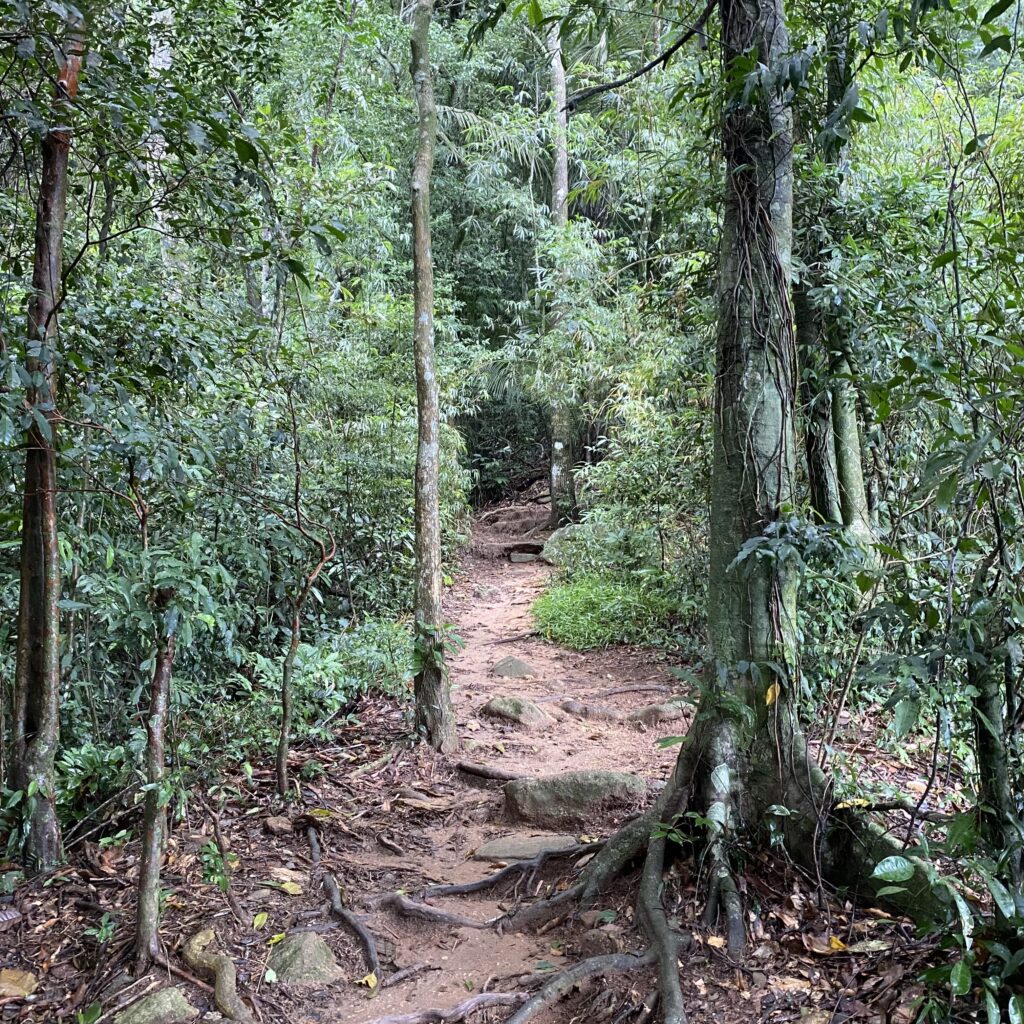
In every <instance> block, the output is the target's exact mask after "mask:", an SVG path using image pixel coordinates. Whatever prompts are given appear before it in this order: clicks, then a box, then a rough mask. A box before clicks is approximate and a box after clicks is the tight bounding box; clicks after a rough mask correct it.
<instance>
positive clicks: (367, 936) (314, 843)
mask: <svg viewBox="0 0 1024 1024" xmlns="http://www.w3.org/2000/svg"><path fill="white" fill-rule="evenodd" d="M306 838H307V839H308V840H309V850H310V854H311V857H312V861H313V864H314V866H316V865H319V864H320V858H321V851H320V839H319V837H318V836H317V834H316V829H315V828H314V827H313V826H312V825H310V826H308V827H307V829H306ZM323 886H324V891H325V892H326V893H327V898H328V900H330V904H331V913H332V914H334V916H335V917H336V918H338V920H339V921H341V923H342V924H344V925H345V926H346V927H347V928H348V930H349V931H350V932H352V934H353V935H354V936H355V937H356V939H357V940H358V942H359V945H360V946H361V947H362V950H363V958H364V960H365V963H366V973H367V976H372V977H373V979H374V984H373V985H371V986H370V988H371V989H374V990H375V989H376V988H377V986H378V985H380V984H381V982H382V981H383V980H384V979H383V977H382V972H381V967H380V957H379V956H378V955H377V942H376V940H375V939H374V937H373V933H372V932H371V931H370V930H369V929H368V928H367V927H366V926H365V925H364V924H363V922H362V921H360V920H359V918H358V917H356V915H355V914H353V913H352V911H351V910H349V909H347V908H346V907H345V905H344V904H343V903H342V902H341V890H340V889H339V888H338V880H337V879H336V878H335V877H334V875H333V874H332V873H331V872H330V871H325V872H324V876H323Z"/></svg>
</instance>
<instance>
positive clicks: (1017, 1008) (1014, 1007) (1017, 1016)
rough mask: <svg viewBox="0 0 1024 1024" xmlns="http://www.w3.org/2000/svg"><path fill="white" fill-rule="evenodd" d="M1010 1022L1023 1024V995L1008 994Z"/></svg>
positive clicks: (1011, 1023)
mask: <svg viewBox="0 0 1024 1024" xmlns="http://www.w3.org/2000/svg"><path fill="white" fill-rule="evenodd" d="M1007 1009H1008V1010H1009V1011H1010V1024H1024V996H1010V1005H1009V1006H1008V1007H1007Z"/></svg>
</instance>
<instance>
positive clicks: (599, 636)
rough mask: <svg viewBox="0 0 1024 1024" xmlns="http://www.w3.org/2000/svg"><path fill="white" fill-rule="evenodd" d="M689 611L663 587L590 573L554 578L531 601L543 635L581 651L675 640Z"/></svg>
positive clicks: (657, 643) (664, 642)
mask: <svg viewBox="0 0 1024 1024" xmlns="http://www.w3.org/2000/svg"><path fill="white" fill-rule="evenodd" d="M690 612H691V610H690V609H686V608H683V607H681V606H680V602H679V601H678V600H675V599H673V597H671V596H669V595H667V594H665V593H664V592H663V591H661V592H659V590H655V589H654V588H648V587H643V586H640V585H638V583H637V582H636V581H635V580H634V579H629V578H627V579H626V580H616V579H609V578H608V577H607V576H592V575H589V574H588V575H576V576H573V577H572V578H571V579H567V580H563V581H561V582H556V583H555V584H554V585H553V586H552V587H551V589H550V590H549V591H548V592H547V593H546V594H544V595H543V596H542V597H540V598H539V599H538V600H537V601H536V602H535V603H534V605H533V615H534V619H535V620H536V623H537V629H538V630H539V632H540V633H541V635H542V636H544V637H546V638H547V639H548V640H551V641H553V642H555V643H558V644H562V645H564V646H566V647H572V648H575V649H576V650H580V651H585V650H590V649H593V648H595V647H611V646H613V645H615V644H654V645H662V644H666V643H670V642H678V640H679V639H680V638H679V637H678V636H676V634H677V632H678V631H679V623H680V621H681V620H682V619H684V618H687V617H688V616H689V614H690Z"/></svg>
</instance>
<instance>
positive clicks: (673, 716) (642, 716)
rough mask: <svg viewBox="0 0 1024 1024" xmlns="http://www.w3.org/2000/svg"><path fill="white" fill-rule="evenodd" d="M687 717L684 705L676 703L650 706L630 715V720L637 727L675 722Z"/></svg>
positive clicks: (638, 709)
mask: <svg viewBox="0 0 1024 1024" xmlns="http://www.w3.org/2000/svg"><path fill="white" fill-rule="evenodd" d="M685 717H686V711H685V710H684V709H683V707H682V705H680V704H675V703H671V702H670V703H667V704H648V705H647V706H646V707H642V708H637V709H636V711H631V712H630V713H629V720H630V721H631V722H633V723H635V724H637V725H657V724H658V723H659V722H675V721H678V720H679V719H680V718H685Z"/></svg>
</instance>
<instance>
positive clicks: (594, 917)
mask: <svg viewBox="0 0 1024 1024" xmlns="http://www.w3.org/2000/svg"><path fill="white" fill-rule="evenodd" d="M602 914H604V911H603V910H584V911H583V913H582V914H580V924H582V925H583V926H584V927H585V928H587V929H590V928H596V927H597V926H598V925H599V924H600V923H601V915H602Z"/></svg>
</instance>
